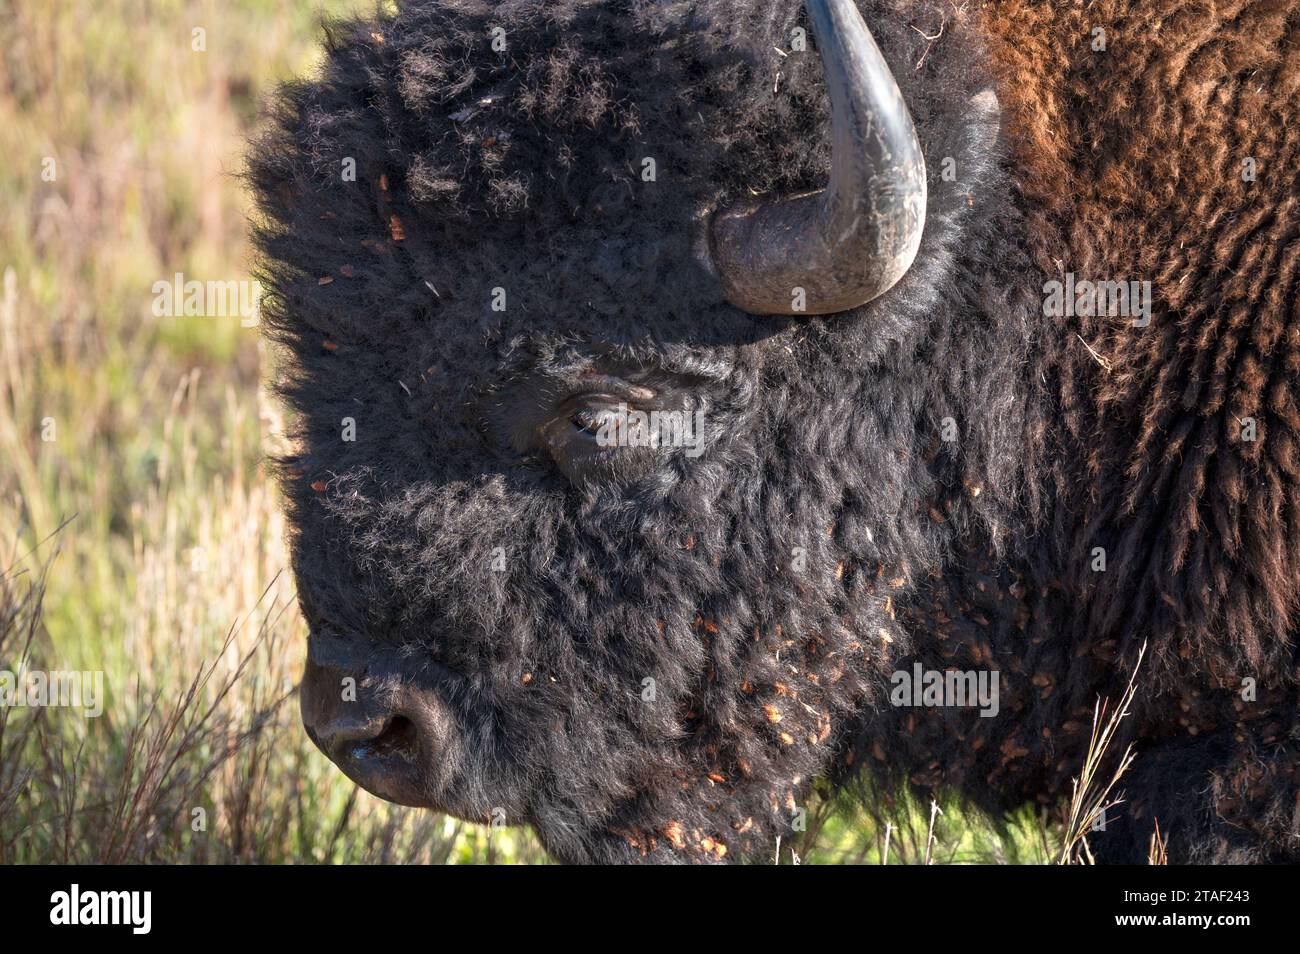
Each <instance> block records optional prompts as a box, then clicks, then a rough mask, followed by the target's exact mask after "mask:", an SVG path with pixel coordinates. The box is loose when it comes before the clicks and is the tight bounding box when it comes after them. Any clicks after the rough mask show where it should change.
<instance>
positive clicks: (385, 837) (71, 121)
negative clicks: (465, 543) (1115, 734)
mask: <svg viewBox="0 0 1300 954" xmlns="http://www.w3.org/2000/svg"><path fill="white" fill-rule="evenodd" d="M372 6H373V3H370V2H365V0H362V2H355V0H329V2H325V3H323V4H315V5H309V4H305V3H298V2H291V0H279V2H277V0H56V2H51V0H0V56H2V57H3V59H0V155H3V157H4V161H3V162H2V163H0V209H2V210H3V216H2V231H0V275H2V276H3V282H2V285H0V570H7V571H8V574H7V582H6V583H4V584H3V585H2V586H0V609H4V607H5V604H6V595H7V602H8V610H7V611H6V612H4V613H0V669H6V668H7V669H10V670H13V669H15V668H17V665H18V661H19V658H20V656H21V655H22V654H23V653H24V652H28V653H30V656H31V663H30V665H32V666H33V667H34V668H45V669H92V670H104V671H105V672H106V683H107V687H108V700H107V706H106V711H105V714H104V716H103V717H101V718H98V719H90V720H87V719H84V718H82V717H80V716H79V715H77V714H76V713H75V712H72V711H70V710H58V709H50V710H26V711H24V710H18V709H12V710H7V711H6V710H0V861H10V862H11V861H38V862H39V861H100V860H104V861H151V862H152V861H167V862H174V861H196V862H197V861H250V862H251V861H257V862H272V863H274V862H299V861H334V862H341V861H423V862H460V863H488V862H501V861H506V862H509V861H519V862H532V861H541V860H544V854H543V852H542V851H541V850H540V848H539V847H538V845H537V844H536V842H535V840H534V839H533V838H532V837H531V836H530V835H529V834H527V833H526V832H521V831H518V830H510V829H507V830H503V831H498V832H495V833H493V832H490V831H489V830H487V829H484V828H481V827H478V826H470V825H464V824H462V823H459V822H455V821H453V820H449V819H443V818H439V817H436V816H433V815H430V814H428V813H421V812H415V811H409V810H406V809H402V808H398V807H395V806H390V805H388V804H386V803H383V802H381V801H379V800H377V799H373V798H371V797H370V796H369V795H367V794H365V793H363V792H359V791H358V790H357V789H356V788H355V787H354V786H353V785H352V784H351V783H350V782H348V781H347V780H346V779H345V778H344V777H343V776H342V775H341V774H339V773H338V772H337V771H335V770H333V769H332V768H331V767H330V766H329V764H328V763H327V762H326V761H325V759H324V758H323V757H322V756H320V755H319V754H318V753H317V752H316V751H315V749H314V748H313V747H312V746H311V744H310V742H309V741H308V740H307V738H306V736H305V734H304V733H303V732H302V731H301V729H300V728H299V725H298V717H297V702H296V699H295V698H294V697H293V687H294V685H295V684H296V682H297V678H298V675H299V672H300V669H301V657H302V654H303V638H304V630H303V626H302V623H301V621H300V619H299V618H298V616H297V612H296V607H295V606H294V602H293V592H292V581H291V580H290V579H289V578H288V576H287V574H286V573H284V572H282V571H283V570H284V569H285V567H286V565H287V560H286V554H285V549H284V544H283V534H284V525H283V522H282V520H281V517H280V515H279V513H278V511H277V506H276V499H275V491H274V488H273V487H272V486H270V485H269V484H268V481H267V477H266V474H265V473H264V471H263V468H262V466H261V460H262V457H263V455H264V454H265V453H266V452H267V451H271V450H276V449H278V446H279V442H280V441H281V440H282V437H281V433H282V426H281V423H280V421H279V419H278V412H277V410H276V408H275V407H274V405H273V404H272V403H271V402H270V401H269V400H268V399H267V398H266V396H265V394H264V392H263V391H262V390H261V387H260V384H261V379H262V376H263V375H264V374H265V373H267V365H268V364H269V362H268V356H267V355H266V354H265V353H264V347H263V345H262V344H261V343H260V342H259V339H258V333H257V330H256V329H255V328H248V327H243V326H241V322H240V319H239V318H238V316H235V317H224V318H218V317H178V318H157V317H155V316H154V315H153V313H152V310H151V302H152V300H153V292H152V286H153V284H154V282H156V281H160V280H170V278H171V276H172V275H173V274H174V273H176V272H183V273H184V274H185V276H186V278H187V279H193V278H197V279H199V280H201V281H206V280H217V281H227V280H246V279H248V277H249V266H250V264H251V263H250V260H249V249H248V246H247V244H246V241H245V215H246V213H247V208H246V202H247V198H246V196H245V195H244V193H243V190H242V186H241V183H240V182H239V181H238V179H237V178H235V176H236V174H237V173H238V172H239V171H240V169H241V153H242V150H243V147H244V142H245V139H246V138H247V136H248V134H249V132H250V130H251V129H252V128H253V125H254V124H255V123H256V121H257V115H258V110H259V104H260V103H261V101H262V100H263V98H264V97H266V96H267V95H268V93H269V92H270V91H271V90H272V88H273V86H274V84H275V83H276V82H278V81H280V80H282V79H285V78H287V77H289V76H291V75H295V74H300V73H303V72H308V71H310V70H312V69H313V66H314V64H315V62H316V59H317V56H318V53H317V40H318V36H319V31H318V29H317V24H318V19H319V16H320V15H321V14H322V13H325V14H338V13H342V12H346V11H349V10H366V9H369V8H371V7H372ZM195 28H201V29H202V30H203V31H204V33H205V35H204V40H205V42H206V50H205V51H201V52H197V51H195V50H194V49H193V48H192V39H193V35H194V34H193V32H192V31H193V30H194V29H195ZM51 162H52V165H51ZM51 169H52V171H53V180H52V181H46V178H47V177H48V175H49V172H50V171H51ZM43 173H44V174H45V176H46V177H43ZM69 519H70V522H69V523H68V524H67V526H66V527H64V529H62V531H61V532H59V533H57V534H56V533H55V531H56V529H58V528H59V527H60V525H61V524H62V523H63V522H64V521H65V520H69ZM52 535H53V536H52ZM47 564H48V572H43V568H45V567H47ZM42 595H43V621H42V622H37V621H36V619H35V610H36V607H35V605H34V601H35V598H36V597H38V596H42ZM29 644H30V648H29V649H28V648H25V647H28V646H29ZM205 672H206V673H209V676H208V678H207V680H206V681H205V682H202V683H194V682H193V680H194V679H195V677H196V675H199V674H201V673H205ZM200 808H201V809H203V813H202V814H203V816H204V822H205V827H206V830H199V831H196V830H194V829H195V827H197V826H196V818H197V817H198V815H197V814H196V812H195V809H200ZM926 814H927V813H926V812H924V811H918V810H917V809H916V808H915V807H912V808H907V807H903V806H900V816H901V819H900V820H901V822H902V823H903V825H904V828H903V831H902V833H900V834H897V835H893V836H892V838H893V840H892V845H893V847H892V853H891V857H890V861H891V862H906V861H913V862H915V861H919V860H920V859H921V857H922V856H923V853H924V842H925V840H926V830H927V821H928V820H927V818H926ZM918 826H919V827H918ZM816 829H817V831H816V837H815V838H811V839H808V841H809V842H810V843H809V844H804V845H800V846H799V848H798V849H797V850H799V851H800V852H801V853H802V854H804V855H806V858H805V860H808V861H814V862H816V861H821V862H834V861H878V860H879V858H880V853H881V848H882V845H883V833H882V832H881V831H880V830H878V829H876V828H875V827H874V826H873V825H871V824H870V822H869V821H868V820H867V819H865V818H863V817H861V816H860V815H859V814H858V813H857V812H856V811H854V810H851V809H847V810H842V811H838V812H836V811H830V810H823V811H822V812H820V813H819V814H818V816H817V824H816ZM1036 829H1037V826H1036V825H1035V824H1034V823H1033V821H1032V820H1028V821H1027V822H1026V823H1025V824H1024V825H1022V826H1019V827H1018V828H1017V829H1016V830H1015V832H1014V833H1013V834H1012V835H1011V836H1008V837H999V836H998V835H996V834H994V833H991V832H985V831H982V830H976V829H974V828H972V827H971V826H970V825H969V824H967V823H964V822H963V820H962V819H960V817H959V816H957V814H956V813H955V812H951V813H950V814H949V815H948V816H944V817H942V818H941V819H940V822H939V826H938V828H937V831H936V841H937V845H936V848H935V856H936V860H939V861H960V860H972V859H980V860H1006V859H1007V858H1008V857H1011V858H1015V857H1020V858H1026V856H1028V860H1033V859H1035V858H1036V859H1038V860H1041V859H1042V858H1044V857H1049V856H1050V854H1051V851H1050V849H1049V847H1048V845H1047V843H1046V840H1045V839H1042V844H1041V846H1040V845H1039V841H1040V839H1039V837H1038V834H1039V832H1038V831H1036ZM918 831H919V836H920V840H919V842H918V840H917V839H918V834H917V833H918ZM918 846H919V847H918ZM782 861H783V863H788V861H789V852H786V854H785V856H784V857H783V859H782Z"/></svg>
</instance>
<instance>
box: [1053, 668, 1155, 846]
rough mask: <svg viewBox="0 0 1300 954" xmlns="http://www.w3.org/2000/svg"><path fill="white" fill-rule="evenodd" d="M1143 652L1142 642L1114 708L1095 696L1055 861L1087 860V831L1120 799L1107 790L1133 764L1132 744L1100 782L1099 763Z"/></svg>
mask: <svg viewBox="0 0 1300 954" xmlns="http://www.w3.org/2000/svg"><path fill="white" fill-rule="evenodd" d="M1146 651H1147V646H1146V643H1145V642H1144V643H1143V644H1142V647H1141V648H1140V649H1139V650H1138V656H1137V661H1136V662H1135V663H1134V664H1133V672H1132V674H1131V675H1130V676H1129V680H1128V685H1127V686H1126V687H1125V689H1124V694H1123V696H1121V697H1120V701H1119V705H1118V706H1117V707H1116V708H1115V710H1114V711H1113V712H1109V714H1108V711H1107V710H1108V708H1109V702H1110V700H1109V699H1099V700H1098V701H1097V704H1096V705H1095V706H1094V707H1093V713H1092V734H1091V736H1090V737H1089V739H1088V752H1087V755H1086V756H1085V757H1084V762H1083V771H1082V773H1081V774H1080V775H1079V776H1077V777H1076V778H1075V779H1074V781H1073V786H1072V791H1071V796H1070V806H1069V814H1068V816H1067V818H1066V822H1065V833H1064V837H1063V839H1062V844H1061V852H1060V855H1059V856H1058V858H1057V864H1062V865H1068V864H1077V863H1091V862H1092V852H1091V851H1090V850H1089V848H1088V844H1087V832H1088V831H1089V829H1091V828H1092V827H1093V826H1094V825H1095V824H1096V823H1097V821H1098V819H1101V818H1102V817H1103V813H1104V812H1105V811H1106V809H1107V808H1111V807H1113V806H1115V805H1118V804H1120V803H1121V802H1122V801H1123V800H1122V799H1120V798H1116V799H1114V800H1109V799H1110V793H1111V792H1112V791H1113V790H1114V788H1115V785H1116V784H1117V783H1118V782H1119V780H1120V779H1121V778H1122V777H1123V775H1124V773H1125V772H1127V771H1128V768H1129V766H1130V765H1132V764H1133V758H1134V753H1133V746H1132V745H1129V746H1128V747H1127V748H1125V750H1124V754H1123V755H1121V756H1120V759H1119V763H1118V764H1117V765H1116V767H1115V770H1114V771H1113V772H1112V773H1111V775H1110V778H1109V780H1107V781H1106V782H1105V783H1104V785H1103V784H1102V779H1101V769H1102V762H1103V760H1104V759H1105V757H1106V754H1107V752H1108V751H1109V750H1110V747H1111V743H1112V742H1113V741H1114V740H1115V736H1116V734H1117V733H1118V731H1119V727H1120V723H1121V722H1123V721H1124V719H1125V718H1126V717H1127V716H1128V714H1129V708H1130V707H1131V706H1132V704H1133V696H1134V693H1136V691H1137V674H1138V670H1139V669H1141V667H1142V659H1143V657H1144V656H1145V655H1146Z"/></svg>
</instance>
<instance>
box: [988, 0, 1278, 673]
mask: <svg viewBox="0 0 1300 954" xmlns="http://www.w3.org/2000/svg"><path fill="white" fill-rule="evenodd" d="M980 16H981V17H982V19H983V21H984V24H985V29H986V31H987V33H988V35H989V36H990V38H991V43H992V47H993V53H994V58H995V62H996V64H997V67H998V69H999V70H1000V71H1001V74H1002V75H1001V82H1000V95H1001V97H1002V102H1003V109H1004V115H1006V116H1007V119H1008V130H1009V135H1010V138H1011V142H1012V148H1013V150H1014V152H1015V168H1016V170H1017V186H1018V188H1019V190H1020V192H1021V194H1022V197H1023V199H1024V202H1025V205H1026V208H1027V211H1028V215H1029V220H1030V224H1031V235H1030V240H1031V243H1032V245H1033V253H1034V256H1035V258H1036V260H1037V261H1038V262H1039V264H1040V265H1041V266H1042V267H1043V268H1044V270H1046V271H1047V272H1048V273H1049V274H1050V275H1052V276H1055V277H1059V278H1062V279H1063V278H1064V273H1067V272H1073V273H1074V275H1075V278H1076V280H1083V279H1088V280H1109V281H1127V280H1138V281H1141V280H1147V281H1150V283H1151V323H1150V325H1149V326H1148V327H1145V328H1138V327H1134V326H1133V325H1132V323H1131V321H1130V319H1128V318H1125V317H1082V318H1044V319H1043V320H1044V322H1045V323H1046V324H1045V325H1044V329H1045V333H1044V340H1045V341H1046V342H1047V344H1046V347H1047V349H1048V353H1049V357H1048V367H1049V368H1050V369H1051V371H1050V372H1049V373H1054V378H1055V379H1054V381H1053V389H1054V390H1055V392H1056V394H1057V396H1058V399H1059V402H1060V413H1061V417H1062V423H1063V425H1064V428H1063V431H1064V432H1063V433H1062V434H1060V435H1059V439H1060V441H1061V442H1062V444H1063V445H1064V446H1063V447H1061V448H1060V450H1061V453H1060V454H1059V455H1058V456H1057V459H1058V460H1074V461H1078V462H1081V464H1080V466H1081V467H1082V469H1083V473H1082V474H1077V473H1073V474H1072V473H1065V472H1063V471H1058V473H1057V474H1056V479H1057V482H1058V485H1059V486H1058V493H1059V494H1060V496H1061V500H1062V504H1063V506H1067V507H1069V508H1071V509H1072V510H1073V511H1074V515H1075V516H1074V519H1075V521H1077V522H1076V524H1075V526H1076V527H1077V528H1078V532H1077V533H1076V534H1075V535H1074V539H1073V540H1072V541H1071V544H1072V546H1073V547H1074V552H1073V553H1072V554H1071V556H1070V564H1071V567H1072V568H1073V571H1074V572H1075V574H1076V575H1075V577H1074V579H1075V582H1076V583H1078V584H1079V585H1080V586H1081V587H1083V588H1085V589H1088V588H1092V592H1093V594H1094V598H1093V599H1092V600H1091V604H1092V608H1091V610H1090V618H1089V620H1088V621H1087V624H1088V626H1089V628H1090V629H1092V630H1093V631H1094V632H1095V631H1096V630H1097V629H1098V628H1101V629H1104V630H1106V631H1114V630H1115V629H1116V628H1117V627H1119V626H1121V625H1122V626H1123V627H1124V629H1125V630H1126V631H1127V632H1129V633H1138V634H1144V635H1149V636H1150V638H1151V639H1152V640H1153V642H1154V645H1153V649H1155V650H1156V651H1157V653H1158V654H1159V655H1160V656H1164V657H1166V658H1168V657H1169V656H1171V655H1172V654H1173V651H1176V653H1177V654H1178V655H1179V656H1181V657H1182V658H1183V659H1184V660H1187V661H1189V662H1191V663H1198V662H1199V663H1200V664H1201V665H1203V666H1207V667H1208V668H1209V669H1210V671H1211V673H1212V674H1213V675H1214V676H1215V677H1217V678H1218V679H1220V680H1227V679H1228V678H1230V677H1231V676H1232V675H1233V674H1234V670H1239V671H1243V672H1244V669H1243V667H1245V666H1246V665H1247V664H1249V666H1250V669H1251V672H1252V674H1255V675H1258V674H1259V673H1260V667H1264V671H1266V672H1267V671H1275V672H1288V671H1289V670H1290V669H1291V667H1292V658H1291V654H1292V648H1291V647H1290V646H1289V638H1288V634H1289V631H1291V630H1292V629H1293V628H1294V627H1295V626H1296V624H1297V621H1298V620H1297V615H1298V614H1297V606H1298V598H1300V480H1298V478H1300V445H1298V444H1297V442H1298V441H1300V407H1298V406H1297V393H1298V390H1300V381H1298V380H1297V373H1298V372H1300V305H1298V304H1297V280H1298V279H1300V240H1298V236H1300V185H1298V176H1300V161H1298V158H1297V153H1298V152H1300V135H1297V133H1296V128H1297V115H1296V113H1297V110H1298V109H1300V107H1298V106H1297V101H1298V99H1300V97H1298V92H1300V2H1298V0H1265V2H1251V0H1246V2H1229V3H1224V4H1216V3H1205V2H1189V0H1170V2H1142V3H1120V2H1102V3H1087V4H1085V3H1080V2H1074V3H1069V4H1062V3H1061V2H1060V0H1050V2H1038V0H1009V2H1005V3H993V4H988V5H986V6H985V7H983V8H982V9H981V11H980ZM1099 30H1100V31H1104V50H1102V49H1094V47H1095V46H1100V45H1101V44H1100V43H1098V42H1095V41H1097V40H1100V39H1102V34H1101V33H1099V32H1096V31H1099ZM1251 164H1253V166H1254V170H1253V171H1254V181H1246V177H1244V176H1243V171H1245V170H1246V169H1247V167H1248V166H1249V165H1251ZM1249 419H1253V422H1254V424H1253V426H1254V428H1255V433H1254V440H1253V441H1252V440H1249V439H1243V438H1245V437H1249V436H1250V435H1249V427H1250V426H1251V425H1250V420H1249ZM1080 477H1082V478H1083V479H1082V480H1080ZM1072 482H1073V485H1071V483H1072ZM1095 546H1103V547H1105V548H1106V551H1107V556H1108V563H1109V567H1108V569H1109V572H1107V573H1106V574H1104V575H1099V574H1093V573H1090V571H1089V554H1090V553H1091V551H1092V548H1093V547H1095ZM1099 576H1101V577H1103V579H1104V582H1100V583H1098V582H1093V581H1094V580H1097V579H1098V577H1099ZM1162 650H1168V651H1170V652H1162ZM1274 667H1277V668H1276V669H1274Z"/></svg>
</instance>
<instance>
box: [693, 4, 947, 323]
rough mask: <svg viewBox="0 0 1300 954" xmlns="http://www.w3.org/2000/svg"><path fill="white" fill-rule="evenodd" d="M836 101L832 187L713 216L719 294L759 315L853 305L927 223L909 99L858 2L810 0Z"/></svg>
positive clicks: (911, 252)
mask: <svg viewBox="0 0 1300 954" xmlns="http://www.w3.org/2000/svg"><path fill="white" fill-rule="evenodd" d="M807 6H808V18H809V20H810V21H811V23H812V27H813V33H814V35H815V36H816V38H817V47H818V50H819V51H820V53H821V60H822V66H823V69H824V71H825V75H826V86H827V88H828V90H829V92H830V99H831V135H832V137H833V147H832V150H831V175H830V181H829V182H828V183H827V185H826V188H824V189H820V190H817V191H815V192H806V193H802V194H798V195H791V196H780V197H775V198H773V197H768V198H762V199H753V200H743V201H740V202H737V203H735V204H734V205H731V206H729V207H727V208H724V209H719V210H718V211H717V212H715V213H714V214H713V217H712V220H711V221H710V223H709V228H708V239H709V259H710V261H711V263H712V265H713V270H714V273H715V274H716V275H717V276H718V280H719V282H720V283H721V285H722V289H723V293H724V294H725V295H726V296H727V300H728V301H730V302H731V303H732V304H733V305H735V306H736V307H737V308H740V309H743V310H744V311H748V312H751V313H753V314H758V315H794V314H809V315H826V314H832V313H834V312H841V311H848V310H850V309H852V308H857V307H858V306H859V305H863V304H866V303H867V302H869V301H871V300H872V299H873V298H875V297H877V296H878V295H881V294H883V293H884V292H886V291H888V290H889V289H890V288H891V287H892V286H893V285H894V284H895V283H896V282H897V281H898V280H899V279H900V278H902V277H903V275H904V274H906V272H907V270H908V268H910V267H911V265H912V261H913V259H915V258H916V253H917V249H918V248H919V247H920V244H921V232H922V230H923V229H924V227H925V200H926V181H925V158H924V156H923V155H922V153H921V144H920V141H919V140H918V139H917V135H916V129H915V127H914V126H913V124H912V116H911V114H910V113H909V112H908V109H907V103H906V102H904V100H903V94H902V92H901V91H900V90H899V88H898V83H897V82H896V81H895V80H894V75H893V73H891V72H890V70H889V65H888V64H887V63H886V62H885V58H884V56H882V55H881V52H880V48H879V47H878V46H876V41H875V39H874V38H873V37H872V35H871V31H870V30H868V29H867V25H866V23H865V22H864V21H863V19H862V14H861V13H860V12H859V11H858V7H857V4H856V3H855V2H854V0H807Z"/></svg>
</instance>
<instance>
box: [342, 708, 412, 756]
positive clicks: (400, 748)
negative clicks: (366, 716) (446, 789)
mask: <svg viewBox="0 0 1300 954" xmlns="http://www.w3.org/2000/svg"><path fill="white" fill-rule="evenodd" d="M419 750H420V739H419V733H418V732H417V731H416V728H415V723H413V722H412V721H411V720H410V719H408V718H406V716H393V717H392V718H391V719H389V720H388V722H387V723H385V724H384V727H383V729H382V730H380V732H379V734H378V735H376V736H375V737H374V738H370V739H362V740H359V741H356V742H353V743H351V749H350V751H349V753H348V754H349V755H351V756H352V757H353V758H354V759H367V758H373V757H375V756H385V755H398V756H401V757H402V758H404V759H414V758H415V757H416V755H418V754H419Z"/></svg>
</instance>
